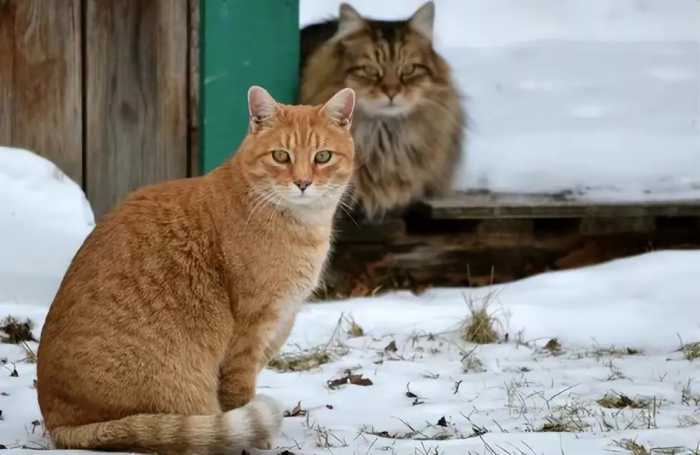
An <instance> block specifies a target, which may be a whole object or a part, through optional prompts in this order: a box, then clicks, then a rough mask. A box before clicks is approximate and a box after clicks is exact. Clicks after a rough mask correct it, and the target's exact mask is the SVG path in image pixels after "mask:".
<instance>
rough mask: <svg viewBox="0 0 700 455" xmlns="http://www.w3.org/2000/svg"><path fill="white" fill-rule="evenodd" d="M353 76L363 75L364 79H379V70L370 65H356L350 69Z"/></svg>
mask: <svg viewBox="0 0 700 455" xmlns="http://www.w3.org/2000/svg"><path fill="white" fill-rule="evenodd" d="M350 73H351V74H352V75H353V76H357V77H361V78H363V79H370V80H377V79H379V71H378V70H377V69H376V68H374V67H372V66H369V65H364V66H356V67H355V68H352V69H351V70H350Z"/></svg>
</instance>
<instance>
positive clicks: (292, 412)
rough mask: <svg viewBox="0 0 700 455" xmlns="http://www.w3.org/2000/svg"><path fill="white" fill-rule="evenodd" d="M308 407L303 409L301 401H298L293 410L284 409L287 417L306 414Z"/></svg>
mask: <svg viewBox="0 0 700 455" xmlns="http://www.w3.org/2000/svg"><path fill="white" fill-rule="evenodd" d="M306 412H307V411H306V409H302V407H301V401H300V402H298V403H297V405H296V406H294V407H293V408H292V409H291V410H288V411H284V416H285V417H303V416H305V415H306Z"/></svg>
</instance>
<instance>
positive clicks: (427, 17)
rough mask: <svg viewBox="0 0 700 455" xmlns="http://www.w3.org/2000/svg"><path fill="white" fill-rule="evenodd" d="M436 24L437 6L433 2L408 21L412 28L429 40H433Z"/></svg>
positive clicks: (424, 6) (420, 9) (419, 9)
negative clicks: (434, 25)
mask: <svg viewBox="0 0 700 455" xmlns="http://www.w3.org/2000/svg"><path fill="white" fill-rule="evenodd" d="M434 22H435V4H434V3H433V2H432V1H431V2H428V3H426V4H424V5H423V6H421V7H420V8H418V10H417V11H416V12H415V13H413V16H411V18H410V19H409V20H408V23H409V25H410V26H411V28H412V29H413V30H415V31H417V32H418V33H420V34H421V35H423V36H425V37H426V38H428V39H429V40H431V41H432V40H433V23H434Z"/></svg>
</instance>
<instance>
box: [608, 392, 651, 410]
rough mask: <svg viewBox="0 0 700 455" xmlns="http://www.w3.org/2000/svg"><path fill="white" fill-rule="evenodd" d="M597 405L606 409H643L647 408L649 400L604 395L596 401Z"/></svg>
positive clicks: (609, 394) (619, 394) (616, 394)
mask: <svg viewBox="0 0 700 455" xmlns="http://www.w3.org/2000/svg"><path fill="white" fill-rule="evenodd" d="M596 403H598V404H599V405H601V406H602V407H604V408H608V409H623V408H632V409H644V408H646V407H648V406H649V400H644V399H636V400H634V399H632V398H630V397H628V396H627V395H625V394H622V393H616V392H613V393H606V394H605V395H604V396H603V398H601V399H599V400H597V401H596Z"/></svg>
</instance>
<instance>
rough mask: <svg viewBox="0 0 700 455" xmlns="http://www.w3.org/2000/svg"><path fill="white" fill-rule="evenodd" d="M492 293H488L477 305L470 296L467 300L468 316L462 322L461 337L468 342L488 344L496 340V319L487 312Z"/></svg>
mask: <svg viewBox="0 0 700 455" xmlns="http://www.w3.org/2000/svg"><path fill="white" fill-rule="evenodd" d="M492 295H493V294H488V295H487V296H486V297H485V298H484V300H483V303H482V304H481V305H477V304H476V303H475V302H474V301H473V300H472V299H471V298H469V299H468V300H467V305H468V306H469V313H470V314H469V318H467V320H466V321H465V323H464V329H463V332H462V338H463V339H464V341H467V342H469V343H477V344H489V343H495V342H496V341H498V332H496V328H495V326H496V324H498V320H497V319H496V318H495V317H494V316H493V315H492V314H491V313H489V306H490V303H491V297H492Z"/></svg>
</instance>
